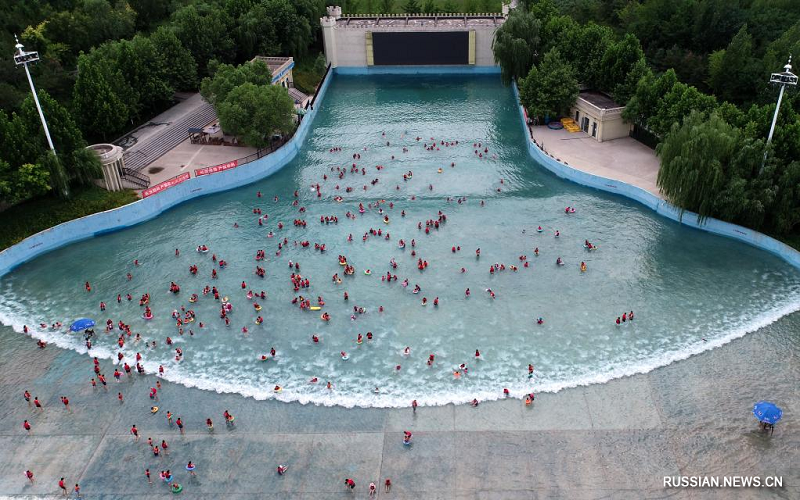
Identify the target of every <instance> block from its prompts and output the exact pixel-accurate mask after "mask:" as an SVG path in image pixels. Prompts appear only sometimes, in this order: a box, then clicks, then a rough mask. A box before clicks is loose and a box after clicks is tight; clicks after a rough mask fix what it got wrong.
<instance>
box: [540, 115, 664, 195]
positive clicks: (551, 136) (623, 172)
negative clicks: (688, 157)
mask: <svg viewBox="0 0 800 500" xmlns="http://www.w3.org/2000/svg"><path fill="white" fill-rule="evenodd" d="M531 130H532V131H533V138H534V139H536V142H537V143H539V144H540V145H543V146H544V149H545V151H547V152H548V153H550V154H552V155H553V156H555V157H556V158H558V159H560V160H561V161H562V162H565V163H567V164H569V166H570V167H573V168H576V169H578V170H582V171H584V172H589V173H592V174H595V175H599V176H601V177H606V178H609V179H614V180H618V181H622V182H626V183H628V184H632V185H634V186H639V187H640V188H642V189H645V190H647V191H649V192H651V193H653V194H654V195H656V196H658V197H659V198H664V196H663V195H662V194H661V192H660V190H659V189H658V186H656V178H657V177H658V169H659V166H660V163H659V160H658V157H657V156H656V155H655V151H653V150H652V149H650V148H648V147H647V146H645V145H644V144H642V143H640V142H638V141H636V140H634V139H632V138H630V137H624V138H622V139H615V140H613V141H605V142H597V141H596V140H594V139H592V137H591V136H589V135H588V134H586V133H585V132H576V133H570V132H567V131H566V130H563V129H562V130H552V129H549V128H547V127H545V126H538V127H531Z"/></svg>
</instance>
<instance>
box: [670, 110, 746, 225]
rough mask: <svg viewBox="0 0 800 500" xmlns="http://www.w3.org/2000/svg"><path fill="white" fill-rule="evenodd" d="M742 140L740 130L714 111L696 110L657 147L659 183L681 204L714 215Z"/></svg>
mask: <svg viewBox="0 0 800 500" xmlns="http://www.w3.org/2000/svg"><path fill="white" fill-rule="evenodd" d="M738 144H739V131H738V130H737V129H735V128H733V127H731V126H730V125H728V124H727V123H725V121H724V120H723V119H722V118H720V117H719V116H718V115H717V114H715V113H712V114H711V116H710V117H708V118H706V115H705V114H704V113H702V112H699V111H692V112H691V113H690V114H689V115H688V116H687V117H686V118H685V119H684V120H683V123H682V124H678V123H675V124H674V125H673V126H672V128H671V130H670V132H669V134H667V135H666V137H665V138H664V141H663V142H661V144H659V145H658V147H657V148H656V154H658V156H659V157H660V158H661V168H660V169H659V171H658V179H657V183H658V187H659V188H661V192H662V193H664V195H665V196H666V197H667V199H668V200H669V201H670V202H672V203H673V204H675V205H676V206H677V207H679V208H681V209H684V210H691V211H694V212H696V213H697V214H698V216H699V218H700V219H701V220H702V219H704V218H706V217H709V216H712V215H714V204H715V203H716V202H717V197H718V196H719V194H720V193H721V192H722V191H723V189H724V188H725V186H726V183H727V181H728V175H727V174H726V172H725V169H726V167H727V165H728V164H729V163H730V162H731V160H732V159H733V157H734V155H735V153H736V150H737V146H738Z"/></svg>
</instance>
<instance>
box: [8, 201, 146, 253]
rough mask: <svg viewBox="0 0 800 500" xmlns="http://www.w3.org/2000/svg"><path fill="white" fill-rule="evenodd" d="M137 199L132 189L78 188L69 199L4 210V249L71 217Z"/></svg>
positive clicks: (25, 204) (26, 203) (35, 202)
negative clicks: (113, 191) (114, 190)
mask: <svg viewBox="0 0 800 500" xmlns="http://www.w3.org/2000/svg"><path fill="white" fill-rule="evenodd" d="M136 200H137V197H136V193H135V192H134V191H131V190H125V191H118V192H116V193H110V192H108V191H106V190H105V189H101V188H99V187H94V186H92V187H87V188H81V190H76V191H75V192H74V193H73V196H72V198H71V199H69V200H60V199H58V198H55V197H49V196H48V197H43V198H37V199H35V200H30V201H26V202H25V203H20V204H19V205H14V206H13V207H11V208H9V209H8V210H5V211H3V212H0V250H3V249H6V248H8V247H10V246H11V245H14V244H15V243H19V242H20V241H22V240H24V239H25V238H27V237H28V236H30V235H32V234H36V233H38V232H39V231H43V230H45V229H47V228H50V227H53V226H56V225H58V224H61V223H62V222H66V221H68V220H72V219H77V218H79V217H83V216H85V215H89V214H93V213H97V212H103V211H104V210H109V209H112V208H115V207H119V206H122V205H127V204H128V203H131V202H134V201H136Z"/></svg>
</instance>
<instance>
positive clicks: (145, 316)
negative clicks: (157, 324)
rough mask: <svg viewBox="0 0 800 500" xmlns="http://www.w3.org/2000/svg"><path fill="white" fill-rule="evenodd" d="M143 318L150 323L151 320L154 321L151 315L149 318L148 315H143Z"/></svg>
mask: <svg viewBox="0 0 800 500" xmlns="http://www.w3.org/2000/svg"><path fill="white" fill-rule="evenodd" d="M142 318H144V319H146V320H148V321H149V320H151V319H153V315H152V314H151V315H150V316H148V315H146V314H142Z"/></svg>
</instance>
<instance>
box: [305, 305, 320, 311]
mask: <svg viewBox="0 0 800 500" xmlns="http://www.w3.org/2000/svg"><path fill="white" fill-rule="evenodd" d="M320 309H322V308H321V307H320V306H311V307H309V308H308V310H309V311H319V310H320Z"/></svg>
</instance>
